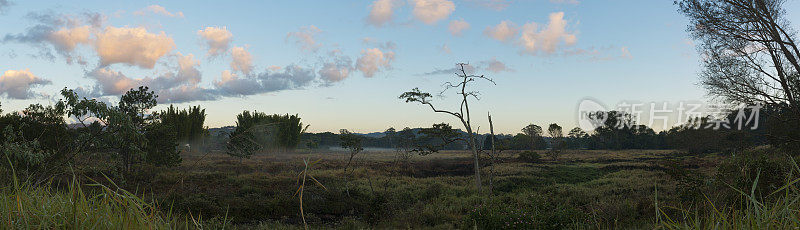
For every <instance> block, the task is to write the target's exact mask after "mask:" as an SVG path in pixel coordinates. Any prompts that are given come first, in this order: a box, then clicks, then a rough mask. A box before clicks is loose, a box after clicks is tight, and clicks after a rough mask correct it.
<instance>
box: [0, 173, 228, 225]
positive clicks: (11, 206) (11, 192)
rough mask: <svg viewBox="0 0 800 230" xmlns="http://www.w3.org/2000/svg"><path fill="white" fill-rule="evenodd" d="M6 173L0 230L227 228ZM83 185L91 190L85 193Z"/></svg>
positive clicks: (111, 195) (128, 197)
mask: <svg viewBox="0 0 800 230" xmlns="http://www.w3.org/2000/svg"><path fill="white" fill-rule="evenodd" d="M11 175H12V176H11V183H9V184H8V185H6V186H5V187H2V188H0V228H2V229H188V228H197V229H201V228H203V227H204V225H206V226H213V225H219V227H222V226H225V225H227V222H226V221H219V220H218V219H214V220H212V221H203V220H202V219H200V218H199V217H198V218H194V217H192V216H191V215H189V216H188V217H184V218H178V216H173V215H172V213H171V210H170V212H167V213H162V212H161V211H159V208H160V207H159V206H158V204H157V203H154V202H147V201H145V200H143V199H141V198H139V197H137V196H136V195H134V194H132V193H130V192H128V191H126V190H124V189H120V188H114V189H112V188H111V187H108V186H105V185H102V184H99V183H95V184H88V185H83V184H80V183H79V182H77V180H76V179H75V178H73V180H72V182H71V183H70V184H69V186H68V189H65V191H62V190H58V189H51V186H50V185H42V186H32V185H31V184H30V183H27V182H23V183H20V182H19V180H18V179H17V178H16V175H15V174H14V172H13V169H12V172H11ZM109 182H110V183H111V184H112V186H113V187H116V184H114V183H113V182H111V180H109ZM83 186H87V187H91V188H92V189H89V190H90V192H86V191H84V189H83V188H82V187H83ZM220 223H221V224H220Z"/></svg>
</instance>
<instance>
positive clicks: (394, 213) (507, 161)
mask: <svg viewBox="0 0 800 230" xmlns="http://www.w3.org/2000/svg"><path fill="white" fill-rule="evenodd" d="M347 157H348V155H347V153H345V152H341V151H315V152H302V151H298V152H294V153H271V154H260V155H256V156H253V157H252V158H250V159H238V158H232V157H230V156H227V155H222V154H218V153H207V154H186V155H184V160H183V163H182V164H181V166H180V167H177V168H172V169H165V168H151V169H147V170H137V171H140V172H142V173H139V174H136V175H134V176H133V177H129V178H126V179H127V180H129V181H128V182H130V183H128V184H129V187H128V188H127V189H129V190H131V191H137V192H136V193H137V194H142V195H143V196H144V197H146V198H147V197H154V198H156V200H158V201H161V202H162V204H167V203H169V204H171V205H172V207H173V209H175V210H184V211H187V212H188V211H191V213H192V214H195V215H199V216H203V217H205V218H210V217H224V216H227V217H228V219H229V221H231V222H232V223H234V224H235V225H236V226H239V227H258V226H272V227H275V226H283V227H302V220H301V217H300V210H299V201H298V197H297V196H293V195H294V193H295V192H296V190H297V188H298V185H297V175H298V173H299V172H301V171H302V170H303V159H311V160H312V161H316V160H319V163H317V164H316V165H315V166H314V167H313V168H312V169H311V170H310V172H309V174H310V175H312V176H314V177H315V178H316V179H318V180H319V182H321V183H322V184H323V185H324V186H325V187H326V188H327V190H326V189H323V188H322V187H320V186H315V185H312V184H308V186H307V187H306V189H305V192H304V193H305V196H304V211H305V214H306V218H307V220H308V222H309V225H311V226H317V227H332V228H370V227H374V228H441V229H448V228H472V227H474V226H478V227H483V228H496V227H508V228H530V227H532V226H536V227H537V228H552V229H558V228H567V227H568V228H652V227H653V225H654V224H655V223H656V219H655V218H656V206H655V205H656V190H657V193H658V195H657V196H658V202H659V203H660V204H661V205H664V206H667V205H669V204H671V203H676V194H675V191H674V190H675V181H674V180H671V179H670V178H669V177H668V176H667V175H666V174H665V173H664V170H665V169H664V167H663V165H665V162H667V161H675V160H680V161H683V162H691V165H689V167H691V168H695V169H696V170H697V171H699V172H709V173H711V172H712V171H713V169H714V167H715V164H714V163H713V162H717V160H718V159H716V158H717V157H716V156H714V155H710V156H704V157H697V156H680V155H677V154H676V153H674V152H673V151H659V150H625V151H582V150H574V151H567V152H565V153H563V154H562V155H561V157H560V158H559V159H558V160H557V161H552V160H549V158H548V159H543V160H542V161H541V162H538V163H526V162H522V161H520V160H518V159H517V153H515V152H504V153H502V154H501V157H500V158H499V159H498V160H497V161H498V162H497V163H496V164H495V165H494V166H493V167H492V166H485V167H483V170H482V171H483V173H484V174H483V175H484V178H483V179H484V185H489V183H491V185H492V187H493V189H492V194H491V195H485V196H481V195H478V193H477V192H476V191H475V188H474V185H473V183H474V181H473V177H472V173H473V171H472V170H473V168H472V162H471V156H470V155H469V153H467V152H463V151H445V152H441V153H437V154H433V155H428V156H414V157H413V158H412V160H411V161H410V162H400V161H397V160H396V157H395V152H393V151H367V152H364V153H362V154H360V155H359V156H357V157H356V158H355V160H354V163H353V167H352V168H353V170H352V171H350V170H348V171H347V172H345V171H344V170H343V167H344V165H345V164H346V162H347ZM483 162H484V163H485V162H487V160H486V159H484V161H483ZM490 170H493V171H494V172H495V175H494V176H493V177H492V178H491V179H490V178H489V175H488V173H489V172H490ZM490 180H491V182H490ZM308 183H311V182H308ZM656 187H657V188H656ZM484 193H485V194H488V193H489V192H488V191H484ZM667 212H668V210H667Z"/></svg>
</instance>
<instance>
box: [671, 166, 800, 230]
mask: <svg viewBox="0 0 800 230" xmlns="http://www.w3.org/2000/svg"><path fill="white" fill-rule="evenodd" d="M790 159H791V158H790ZM791 162H792V164H793V166H794V167H793V171H795V172H796V173H800V167H798V166H797V163H796V162H795V161H794V160H793V159H792V161H791ZM760 176H761V175H760V172H759V173H757V174H756V178H755V180H754V182H753V184H752V186H751V188H750V190H749V191H742V190H740V189H738V188H736V187H735V186H732V185H729V187H730V189H732V190H734V191H736V192H737V193H738V194H739V195H741V196H742V197H743V198H744V199H745V202H744V207H743V208H739V209H737V208H731V207H718V206H716V205H715V204H714V202H712V201H711V200H709V199H708V197H706V203H705V204H706V206H703V207H697V208H694V209H689V210H687V209H678V208H672V209H677V210H678V211H679V212H680V213H681V217H680V218H676V217H675V216H668V215H666V214H665V212H664V211H663V209H662V211H661V212H660V213H659V214H661V215H659V216H658V217H657V221H658V223H659V224H660V226H659V227H661V228H664V229H800V188H798V187H797V182H798V181H800V178H796V179H789V180H787V181H786V183H785V185H784V186H783V187H780V188H778V189H777V190H776V191H775V192H772V193H770V194H768V195H759V193H758V192H757V191H758V188H759V177H760ZM667 208H669V207H667Z"/></svg>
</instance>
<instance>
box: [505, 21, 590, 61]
mask: <svg viewBox="0 0 800 230" xmlns="http://www.w3.org/2000/svg"><path fill="white" fill-rule="evenodd" d="M549 19H550V22H549V23H548V24H547V26H546V27H545V28H544V29H542V30H539V28H538V27H539V26H538V25H537V24H536V23H535V22H529V23H527V24H525V25H524V26H522V36H521V37H520V39H519V45H520V46H522V53H525V54H530V55H536V54H537V53H539V52H540V51H541V52H544V53H547V54H552V53H554V52H555V51H556V49H558V47H559V46H560V44H562V43H563V44H565V45H568V46H569V45H573V44H575V42H576V41H577V39H578V38H577V36H576V35H575V33H574V32H573V33H570V32H568V31H567V23H568V22H567V21H566V20H564V12H556V13H551V14H550V17H549Z"/></svg>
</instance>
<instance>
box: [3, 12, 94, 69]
mask: <svg viewBox="0 0 800 230" xmlns="http://www.w3.org/2000/svg"><path fill="white" fill-rule="evenodd" d="M26 18H28V19H30V20H33V21H35V22H37V24H36V25H34V26H32V27H29V28H27V29H26V31H25V32H24V33H18V34H6V35H5V36H3V39H2V42H19V43H28V44H31V45H33V46H34V47H36V48H38V49H39V50H38V52H39V54H38V55H37V56H39V57H45V58H47V59H50V60H51V61H52V60H54V59H55V55H53V54H52V53H51V52H52V51H53V50H55V52H56V53H58V54H59V55H60V56H62V57H64V58H65V61H66V62H67V63H68V64H72V63H73V62H74V61H76V60H77V61H78V62H79V63H81V64H84V63H83V61H82V59H83V58H82V57H80V56H75V55H74V54H73V51H74V50H75V48H76V47H77V46H78V45H80V44H90V43H91V40H92V37H91V35H92V34H93V31H94V30H95V29H96V28H99V27H100V26H101V25H102V24H103V23H104V22H105V20H106V17H105V16H103V15H101V14H97V13H88V12H87V13H83V14H81V15H77V16H75V15H72V16H67V15H60V14H56V13H53V12H44V13H28V14H27V15H26ZM51 47H52V49H51Z"/></svg>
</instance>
